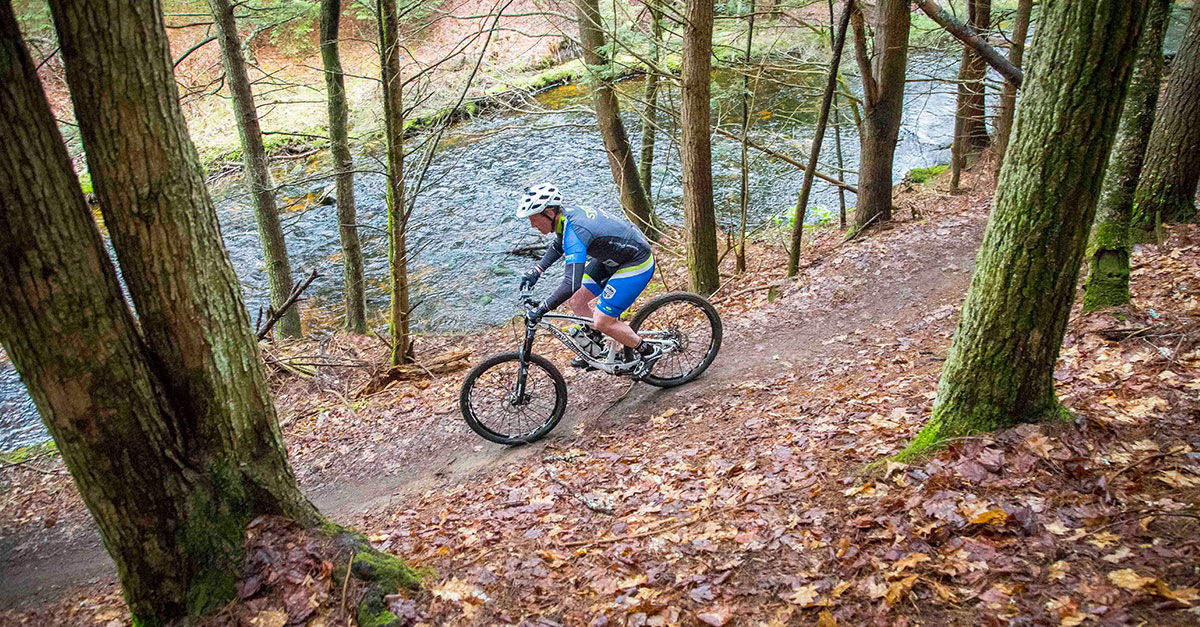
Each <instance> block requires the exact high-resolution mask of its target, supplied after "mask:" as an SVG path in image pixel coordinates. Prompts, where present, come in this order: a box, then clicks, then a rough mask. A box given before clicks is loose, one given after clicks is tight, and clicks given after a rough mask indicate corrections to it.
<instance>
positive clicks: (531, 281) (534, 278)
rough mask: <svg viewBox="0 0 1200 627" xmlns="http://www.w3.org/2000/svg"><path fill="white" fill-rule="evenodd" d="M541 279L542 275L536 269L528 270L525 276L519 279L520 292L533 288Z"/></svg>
mask: <svg viewBox="0 0 1200 627" xmlns="http://www.w3.org/2000/svg"><path fill="white" fill-rule="evenodd" d="M541 277H542V273H541V272H538V270H537V268H534V269H532V270H530V271H529V272H526V273H525V275H524V276H522V277H521V289H522V290H531V289H533V286H534V285H537V282H538V279H540V278H541Z"/></svg>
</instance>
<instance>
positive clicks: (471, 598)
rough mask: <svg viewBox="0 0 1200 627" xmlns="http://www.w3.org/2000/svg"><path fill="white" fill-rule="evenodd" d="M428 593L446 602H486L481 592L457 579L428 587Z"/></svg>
mask: <svg viewBox="0 0 1200 627" xmlns="http://www.w3.org/2000/svg"><path fill="white" fill-rule="evenodd" d="M429 591H430V592H431V593H433V596H435V597H437V598H439V599H443V600H446V601H460V602H465V603H482V602H484V601H487V600H488V597H487V595H486V594H484V592H483V590H480V589H479V588H477V587H475V586H473V585H471V584H470V583H468V582H466V581H463V580H462V579H459V578H457V577H454V578H452V579H450V580H449V581H446V582H444V583H439V584H434V585H432V586H430V587H429Z"/></svg>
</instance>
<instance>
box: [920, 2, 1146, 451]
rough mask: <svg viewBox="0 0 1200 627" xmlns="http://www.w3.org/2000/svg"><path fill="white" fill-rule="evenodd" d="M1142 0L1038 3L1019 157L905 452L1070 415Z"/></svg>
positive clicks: (1007, 171)
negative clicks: (1076, 339) (1075, 307)
mask: <svg viewBox="0 0 1200 627" xmlns="http://www.w3.org/2000/svg"><path fill="white" fill-rule="evenodd" d="M1147 2H1148V0H1072V1H1071V2H1049V3H1046V4H1045V5H1043V8H1042V11H1043V13H1042V21H1041V23H1039V25H1038V28H1037V31H1036V33H1035V35H1034V44H1033V45H1034V49H1036V50H1037V51H1038V54H1037V55H1036V56H1035V57H1034V58H1033V65H1032V67H1031V68H1030V71H1029V73H1028V78H1027V81H1026V84H1025V87H1024V89H1025V93H1024V95H1023V97H1022V98H1021V102H1020V103H1019V105H1018V106H1019V107H1020V110H1019V111H1018V114H1017V129H1016V140H1015V142H1014V144H1013V146H1012V150H1013V153H1012V155H1011V157H1012V158H1011V159H1009V160H1008V161H1007V162H1006V163H1005V164H1004V167H1003V168H1002V170H1001V172H1000V183H999V186H998V187H997V189H996V197H995V200H994V202H993V209H992V213H991V216H990V218H989V220H988V226H987V229H986V230H985V232H984V237H983V243H982V245H981V246H980V249H979V256H978V259H977V261H976V269H975V274H974V276H973V277H972V279H971V287H970V289H969V290H968V291H967V296H966V301H965V303H964V304H963V310H962V315H961V317H960V319H959V323H958V329H957V330H956V332H955V336H954V342H953V344H952V345H951V348H950V352H949V355H948V356H947V359H946V364H945V367H944V368H943V370H942V377H941V381H940V383H939V384H938V393H937V398H936V400H935V401H934V406H933V416H932V417H931V418H930V421H929V423H928V424H927V425H926V426H925V428H924V429H923V430H922V431H921V433H920V435H918V436H917V439H916V440H915V441H914V442H913V443H912V444H911V445H910V446H909V448H908V449H906V450H905V451H904V452H903V453H902V454H901V456H902V457H904V458H911V457H912V456H913V455H916V454H917V453H919V452H921V451H922V450H925V449H927V448H929V447H931V446H935V445H937V443H938V442H940V441H942V440H944V439H946V438H950V437H955V436H960V435H964V434H969V433H976V432H982V431H991V430H994V429H999V428H1003V427H1008V426H1011V425H1014V424H1017V423H1021V422H1032V421H1040V420H1047V419H1055V418H1058V417H1060V416H1063V415H1064V414H1065V409H1063V407H1062V406H1061V405H1060V404H1059V402H1058V399H1057V398H1056V397H1055V394H1054V378H1053V373H1054V363H1055V360H1056V359H1057V357H1058V352H1059V349H1060V347H1061V346H1062V339H1063V333H1064V332H1065V330H1066V324H1067V317H1068V315H1069V314H1070V311H1071V303H1072V301H1073V299H1074V298H1073V297H1074V292H1075V285H1076V278H1077V277H1078V275H1079V265H1080V262H1081V260H1082V258H1083V252H1084V246H1085V244H1086V241H1087V234H1088V228H1089V226H1090V225H1091V223H1092V217H1093V214H1094V212H1095V208H1096V199H1097V197H1098V195H1099V191H1100V179H1101V175H1102V174H1103V170H1104V165H1105V163H1106V161H1107V158H1108V151H1109V148H1110V147H1111V145H1112V140H1113V136H1114V134H1115V133H1116V128H1117V122H1118V119H1119V118H1120V113H1121V102H1122V100H1123V98H1124V95H1125V94H1124V92H1125V87H1126V83H1127V82H1128V80H1129V75H1130V71H1131V69H1132V66H1133V58H1134V53H1135V51H1136V45H1137V35H1138V31H1139V30H1140V25H1141V23H1142V18H1143V16H1144V15H1145V10H1146V6H1147ZM1048 137H1053V138H1054V141H1046V138H1048Z"/></svg>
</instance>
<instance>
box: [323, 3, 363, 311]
mask: <svg viewBox="0 0 1200 627" xmlns="http://www.w3.org/2000/svg"><path fill="white" fill-rule="evenodd" d="M341 8H342V6H341V1H340V0H321V61H322V63H323V64H324V66H325V91H326V97H327V98H328V101H329V149H330V152H332V153H333V165H334V168H335V169H336V172H337V216H338V236H339V239H340V240H341V243H342V275H343V284H344V286H345V303H346V330H347V331H350V332H351V333H366V332H367V314H366V304H365V297H364V295H363V259H362V245H361V244H360V242H359V238H358V217H357V216H356V215H355V210H354V172H353V170H354V159H353V158H352V157H351V156H350V137H349V134H348V131H347V128H346V118H347V117H348V107H347V105H346V85H345V80H344V79H343V76H342V59H341V55H339V54H338V25H339V24H340V23H341Z"/></svg>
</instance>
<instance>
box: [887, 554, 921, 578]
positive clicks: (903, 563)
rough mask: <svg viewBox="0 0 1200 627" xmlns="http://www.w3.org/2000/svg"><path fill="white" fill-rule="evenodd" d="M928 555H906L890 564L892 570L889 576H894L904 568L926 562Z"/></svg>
mask: <svg viewBox="0 0 1200 627" xmlns="http://www.w3.org/2000/svg"><path fill="white" fill-rule="evenodd" d="M928 561H929V556H928V555H926V554H924V553H913V554H912V555H909V556H908V557H906V558H904V559H902V560H900V561H898V562H896V563H895V564H893V565H892V571H891V573H889V574H888V576H889V577H894V576H896V575H899V574H900V573H902V572H904V571H905V570H906V569H909V568H912V567H913V566H916V565H917V564H920V563H922V562H928Z"/></svg>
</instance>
